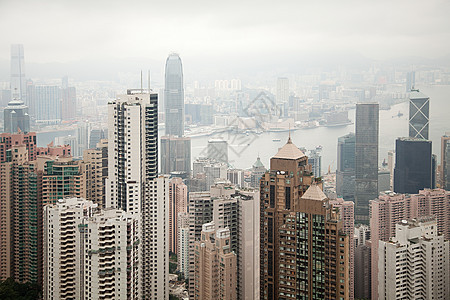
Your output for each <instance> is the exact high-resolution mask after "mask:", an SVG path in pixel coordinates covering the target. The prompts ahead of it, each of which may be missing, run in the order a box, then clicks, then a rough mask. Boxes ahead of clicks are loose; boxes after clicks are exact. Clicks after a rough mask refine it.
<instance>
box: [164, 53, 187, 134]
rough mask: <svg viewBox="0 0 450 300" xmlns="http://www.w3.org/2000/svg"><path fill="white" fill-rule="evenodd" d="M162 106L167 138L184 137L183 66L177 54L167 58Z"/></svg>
mask: <svg viewBox="0 0 450 300" xmlns="http://www.w3.org/2000/svg"><path fill="white" fill-rule="evenodd" d="M164 105H165V113H166V114H165V120H166V122H165V123H166V135H167V136H171V135H173V136H177V137H182V136H184V85H183V65H182V63H181V58H180V56H179V55H178V54H176V53H172V54H170V55H169V57H167V60H166V69H165V83H164Z"/></svg>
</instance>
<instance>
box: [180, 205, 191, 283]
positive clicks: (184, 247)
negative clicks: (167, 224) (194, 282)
mask: <svg viewBox="0 0 450 300" xmlns="http://www.w3.org/2000/svg"><path fill="white" fill-rule="evenodd" d="M177 225H178V244H177V245H178V251H177V258H178V261H177V263H178V270H179V271H180V273H181V274H182V275H183V276H184V278H188V277H189V214H188V213H185V212H182V213H179V214H178V224H177Z"/></svg>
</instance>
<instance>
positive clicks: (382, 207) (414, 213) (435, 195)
mask: <svg viewBox="0 0 450 300" xmlns="http://www.w3.org/2000/svg"><path fill="white" fill-rule="evenodd" d="M427 216H434V217H435V218H436V219H437V232H438V233H439V234H443V235H444V237H445V238H446V239H449V238H450V230H449V228H450V192H448V191H445V190H442V189H435V190H429V189H425V190H423V191H420V192H419V194H414V195H410V194H395V193H392V192H391V193H389V194H380V196H379V198H378V199H376V200H373V201H371V203H370V228H371V232H370V234H371V238H370V239H371V246H370V247H371V256H372V267H371V269H372V271H371V273H372V298H373V299H378V294H377V293H378V290H377V287H378V241H386V242H387V241H389V239H390V238H391V237H393V236H394V234H395V224H397V223H399V222H401V221H402V220H409V219H414V218H418V217H427Z"/></svg>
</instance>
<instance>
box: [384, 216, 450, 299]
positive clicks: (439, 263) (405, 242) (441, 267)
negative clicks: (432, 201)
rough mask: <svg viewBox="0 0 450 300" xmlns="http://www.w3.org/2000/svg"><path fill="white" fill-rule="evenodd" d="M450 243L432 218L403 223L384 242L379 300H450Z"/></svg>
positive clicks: (403, 221)
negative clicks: (439, 232) (393, 234)
mask: <svg viewBox="0 0 450 300" xmlns="http://www.w3.org/2000/svg"><path fill="white" fill-rule="evenodd" d="M449 263H450V242H449V241H448V240H445V239H444V236H443V235H441V234H438V233H437V230H436V221H435V220H434V219H433V218H432V217H424V218H419V219H412V220H409V221H407V220H402V221H401V222H400V223H399V224H396V228H395V236H394V237H392V238H391V239H390V240H389V241H380V243H379V249H378V268H379V270H378V299H448V298H449V297H450V287H449V285H450V276H448V274H449V271H450V268H449Z"/></svg>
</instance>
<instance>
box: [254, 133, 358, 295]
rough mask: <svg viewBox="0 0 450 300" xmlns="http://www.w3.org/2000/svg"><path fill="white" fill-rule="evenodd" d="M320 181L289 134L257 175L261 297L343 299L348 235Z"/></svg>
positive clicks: (347, 283)
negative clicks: (260, 173)
mask: <svg viewBox="0 0 450 300" xmlns="http://www.w3.org/2000/svg"><path fill="white" fill-rule="evenodd" d="M320 185H321V183H319V184H316V183H313V177H312V175H311V166H310V165H309V164H308V158H307V157H306V155H305V154H304V153H303V152H302V151H300V149H298V148H297V147H296V146H295V145H294V144H293V143H292V142H291V139H290V138H289V140H288V142H287V143H286V145H284V146H283V147H282V148H281V149H280V150H279V151H278V153H277V154H276V155H275V156H274V157H272V159H271V160H270V171H269V172H267V173H266V174H265V175H264V176H263V177H262V178H261V189H260V190H261V194H260V196H261V223H260V224H261V227H260V230H261V237H260V241H261V251H260V253H261V256H260V261H261V269H260V274H261V275H260V280H261V281H260V282H261V294H260V295H261V296H260V297H261V299H286V298H288V297H289V298H308V299H316V298H317V299H338V298H339V297H343V298H344V299H348V298H349V247H350V245H349V237H348V236H347V235H345V233H344V232H343V222H342V221H341V220H339V216H338V215H337V213H336V211H335V210H333V208H332V205H330V204H329V203H328V199H327V197H326V196H325V194H324V193H323V192H322V189H321V187H320ZM313 237H314V240H312V238H313Z"/></svg>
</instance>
